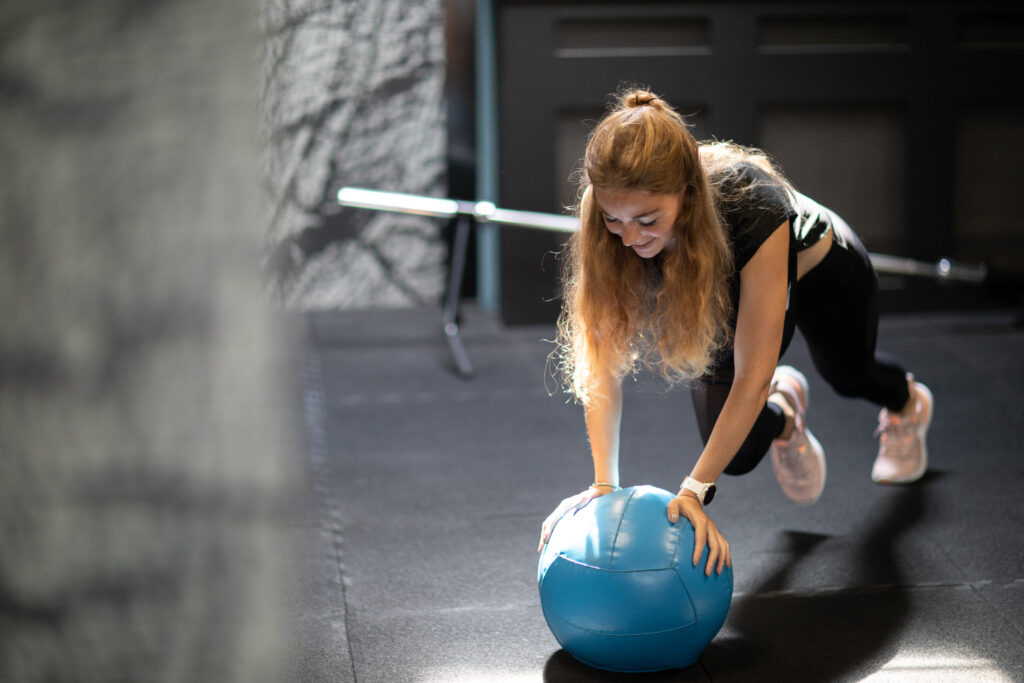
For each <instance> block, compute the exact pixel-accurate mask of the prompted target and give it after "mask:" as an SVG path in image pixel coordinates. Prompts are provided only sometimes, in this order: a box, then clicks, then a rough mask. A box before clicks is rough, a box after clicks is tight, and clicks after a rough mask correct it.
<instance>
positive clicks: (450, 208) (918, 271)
mask: <svg viewBox="0 0 1024 683" xmlns="http://www.w3.org/2000/svg"><path fill="white" fill-rule="evenodd" d="M338 203H340V204H342V205H343V206H356V207H360V208H365V209H374V210H377V211H393V212H396V213H413V214H417V215H421V216H438V217H452V216H455V215H465V216H472V217H473V218H474V219H475V220H476V222H477V223H493V224H495V225H508V226H515V227H520V228H532V229H535V230H551V231H555V232H565V233H571V232H575V231H576V230H578V229H579V219H577V218H575V217H574V216H562V215H559V214H554V213H540V212H537V211H516V210H513V209H499V208H498V207H496V206H495V205H494V204H493V203H491V202H461V201H455V200H452V199H438V198H436V197H421V196H418V195H407V194H401V193H396V192H378V191H376V190H364V189H360V188H348V187H346V188H342V190H341V191H340V192H338ZM870 256H871V265H872V266H873V267H874V268H875V270H876V271H878V272H879V273H887V274H893V275H912V276H917V277H929V278H936V279H939V280H954V281H957V282H970V283H974V284H981V283H984V282H985V280H986V278H987V277H988V269H987V268H986V267H985V266H984V265H978V266H966V265H962V264H959V263H955V262H954V261H952V260H950V259H947V258H944V259H940V260H939V261H937V262H936V263H929V262H927V261H916V260H914V259H909V258H903V257H899V256H888V255H886V254H870Z"/></svg>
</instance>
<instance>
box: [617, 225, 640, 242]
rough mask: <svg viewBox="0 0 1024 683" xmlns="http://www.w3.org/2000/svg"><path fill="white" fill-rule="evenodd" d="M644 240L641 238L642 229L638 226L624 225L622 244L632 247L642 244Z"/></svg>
mask: <svg viewBox="0 0 1024 683" xmlns="http://www.w3.org/2000/svg"><path fill="white" fill-rule="evenodd" d="M643 241H644V240H643V239H641V234H640V230H639V229H637V228H633V227H630V226H629V225H624V226H623V228H622V244H623V245H624V246H627V247H632V246H633V245H634V244H640V243H642V242H643Z"/></svg>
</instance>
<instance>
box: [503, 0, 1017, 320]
mask: <svg viewBox="0 0 1024 683" xmlns="http://www.w3.org/2000/svg"><path fill="white" fill-rule="evenodd" d="M497 10H498V11H497V21H498V27H497V28H498V47H499V59H500V65H499V74H498V83H499V98H500V121H499V135H500V151H499V159H498V160H497V163H498V164H499V168H500V177H501V186H500V195H501V196H500V200H501V204H502V205H503V206H506V207H509V208H517V209H531V210H538V211H553V212H559V211H561V210H562V208H563V207H564V205H565V204H566V203H570V202H571V201H572V198H573V196H574V188H573V187H572V185H571V184H570V183H569V181H568V176H569V174H570V172H571V171H572V170H573V164H574V163H575V159H576V158H578V156H579V154H580V152H581V150H582V147H583V144H584V142H585V138H586V135H587V132H588V130H589V125H592V122H593V121H594V120H596V119H597V118H598V117H599V116H600V115H601V112H602V111H603V109H604V107H605V104H606V101H607V96H608V94H609V93H610V92H612V91H614V90H615V89H616V88H617V87H618V86H619V85H620V84H621V83H623V82H636V83H640V84H645V85H649V86H650V87H651V88H652V89H654V90H655V91H656V92H658V93H660V94H662V95H663V96H664V97H665V98H666V99H667V100H668V101H669V102H671V103H673V104H675V105H676V106H677V108H679V109H680V111H682V112H683V113H686V114H691V115H692V119H691V120H692V122H693V123H694V124H695V126H696V128H695V131H694V132H695V134H696V135H697V136H698V137H711V136H713V137H716V138H720V139H733V140H736V141H738V142H741V143H744V144H753V145H757V146H762V147H764V148H766V149H767V150H768V151H769V152H770V153H772V154H773V155H774V156H776V158H777V159H778V161H779V162H780V163H781V165H782V166H783V168H784V170H786V172H787V174H788V175H789V176H790V177H791V179H792V180H793V181H794V182H795V184H796V185H797V186H798V187H799V188H800V189H801V190H803V191H804V192H806V193H807V194H810V195H812V196H814V197H816V198H817V199H819V200H820V201H822V202H823V203H825V204H827V205H829V206H831V207H832V208H833V209H835V210H836V211H838V212H839V213H840V214H842V215H843V216H844V217H845V218H846V219H847V220H848V221H849V222H850V223H851V225H853V227H854V228H855V229H856V230H857V231H858V232H859V233H861V235H862V236H863V237H864V239H865V242H866V244H867V246H868V248H869V249H870V250H872V251H875V252H882V253H889V254H896V255H902V256H908V257H913V258H918V259H923V260H935V259H938V258H939V257H953V258H954V259H956V260H959V261H962V262H965V263H978V262H984V263H988V264H989V265H992V266H997V267H1000V268H1006V269H1018V270H1019V269H1021V267H1022V264H1024V229H1022V228H1021V222H1020V221H1019V220H1016V210H1015V209H1016V206H1015V204H1016V201H1015V199H1014V197H1015V194H1016V192H1017V189H1016V188H1018V187H1020V186H1021V181H1024V173H1022V170H1021V168H1020V165H1019V164H1018V163H1017V162H1016V156H1017V152H1016V150H1019V149H1021V143H1022V142H1024V123H1022V122H1024V117H1022V116H1021V114H1022V111H1024V94H1022V88H1021V85H1020V79H1019V77H1018V76H1017V75H1018V74H1020V73H1021V71H1022V66H1024V11H1022V10H1021V9H1017V8H1015V7H1014V6H1012V5H1011V4H1007V3H978V2H973V3H969V2H959V3H908V2H904V3H896V4H893V3H840V4H828V5H827V6H826V5H819V4H817V3H798V2H790V3H772V4H767V3H756V2H717V3H696V2H694V3H688V2H644V3H629V4H624V3H623V4H609V3H598V2H572V1H563V2H525V1H517V0H497ZM588 121H590V124H588V123H587V122H588ZM560 243H561V240H560V239H559V238H557V237H555V236H552V235H549V234H544V233H536V232H529V231H524V230H519V231H513V230H506V231H504V232H503V233H502V244H501V247H502V273H501V279H502V317H503V319H504V320H505V322H507V323H511V324H517V323H533V322H546V321H550V320H553V319H554V316H555V315H556V314H557V310H558V291H557V288H556V280H557V278H556V275H557V270H558V267H557V264H556V262H555V259H554V258H553V256H552V252H554V251H556V250H557V249H558V248H559V246H560ZM906 284H907V283H905V282H902V281H898V282H895V283H890V286H891V287H895V288H900V287H903V286H904V285H906Z"/></svg>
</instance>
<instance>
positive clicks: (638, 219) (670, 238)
mask: <svg viewBox="0 0 1024 683" xmlns="http://www.w3.org/2000/svg"><path fill="white" fill-rule="evenodd" d="M594 200H595V201H596V202H597V208H598V210H599V211H600V212H601V215H602V216H603V217H604V225H605V227H606V228H608V232H610V233H612V234H613V235H615V236H616V237H618V238H619V239H621V240H622V244H623V246H626V247H629V248H630V249H632V250H633V251H635V252H636V253H637V255H638V256H640V257H642V258H652V257H654V256H657V255H658V254H660V253H661V252H662V250H664V249H668V248H671V247H672V245H673V244H674V242H675V236H674V235H673V233H672V229H673V227H674V226H675V224H676V219H677V218H678V217H679V211H680V208H681V205H682V198H681V197H680V196H679V195H675V194H653V193H651V192H644V191H643V190H618V189H613V188H599V187H594Z"/></svg>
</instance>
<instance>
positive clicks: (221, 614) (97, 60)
mask: <svg viewBox="0 0 1024 683" xmlns="http://www.w3.org/2000/svg"><path fill="white" fill-rule="evenodd" d="M0 35H2V40H0V160H2V162H0V163H2V169H3V170H2V178H0V303H2V308H0V310H2V315H3V322H2V325H0V444H2V447H0V539H2V540H0V680H2V681H18V682H19V683H32V682H35V681H76V682H89V681H189V682H192V683H196V682H199V681H217V682H218V683H222V682H224V681H246V682H250V681H263V680H266V681H278V680H282V676H281V667H282V666H283V665H282V661H283V659H284V657H285V649H286V646H287V635H288V634H287V628H286V626H287V624H286V620H285V619H284V618H282V616H281V614H282V612H285V611H286V610H282V609H281V603H282V600H281V592H280V590H279V588H280V586H281V582H282V580H283V578H284V576H283V571H282V569H283V564H282V563H283V557H284V556H285V555H286V552H285V551H284V550H283V549H282V541H283V539H284V536H283V524H282V521H283V519H284V515H285V512H286V509H287V506H288V503H289V496H290V492H291V491H292V490H293V485H294V481H293V479H294V477H293V476H292V474H291V468H290V464H289V462H288V460H287V459H286V458H290V457H294V456H291V455H290V454H289V443H290V441H291V430H292V429H293V426H294V424H295V420H294V419H293V416H292V409H291V408H290V407H289V406H290V405H291V404H292V402H291V397H290V396H288V395H287V389H286V388H285V387H286V386H287V382H286V381H285V377H286V376H287V367H288V366H289V364H290V362H291V361H290V360H289V351H288V348H289V344H287V342H286V341H285V335H284V334H283V333H282V329H279V328H280V326H279V323H278V322H276V321H275V320H274V318H273V316H272V315H271V314H270V313H269V311H268V310H267V309H266V308H265V306H264V303H263V301H262V298H261V291H262V290H261V285H260V283H259V278H258V273H257V268H258V263H259V258H258V253H257V249H258V247H259V244H260V239H261V231H262V230H263V229H264V227H263V226H264V221H262V220H261V219H260V216H259V215H258V210H257V207H258V205H259V202H258V192H259V179H260V168H259V163H260V162H259V151H260V143H259V140H258V137H257V126H256V123H257V122H258V110H257V101H258V84H259V78H258V68H259V54H260V46H259V42H258V37H257V36H258V26H257V23H256V17H255V3H251V2H249V1H248V0H218V1H217V2H212V3H211V2H204V1H201V0H166V1H164V2H146V3H126V2H121V1H120V0H93V1H91V2H88V3H75V2H50V1H44V2H39V1H38V0H5V1H4V3H3V4H2V9H0Z"/></svg>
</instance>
